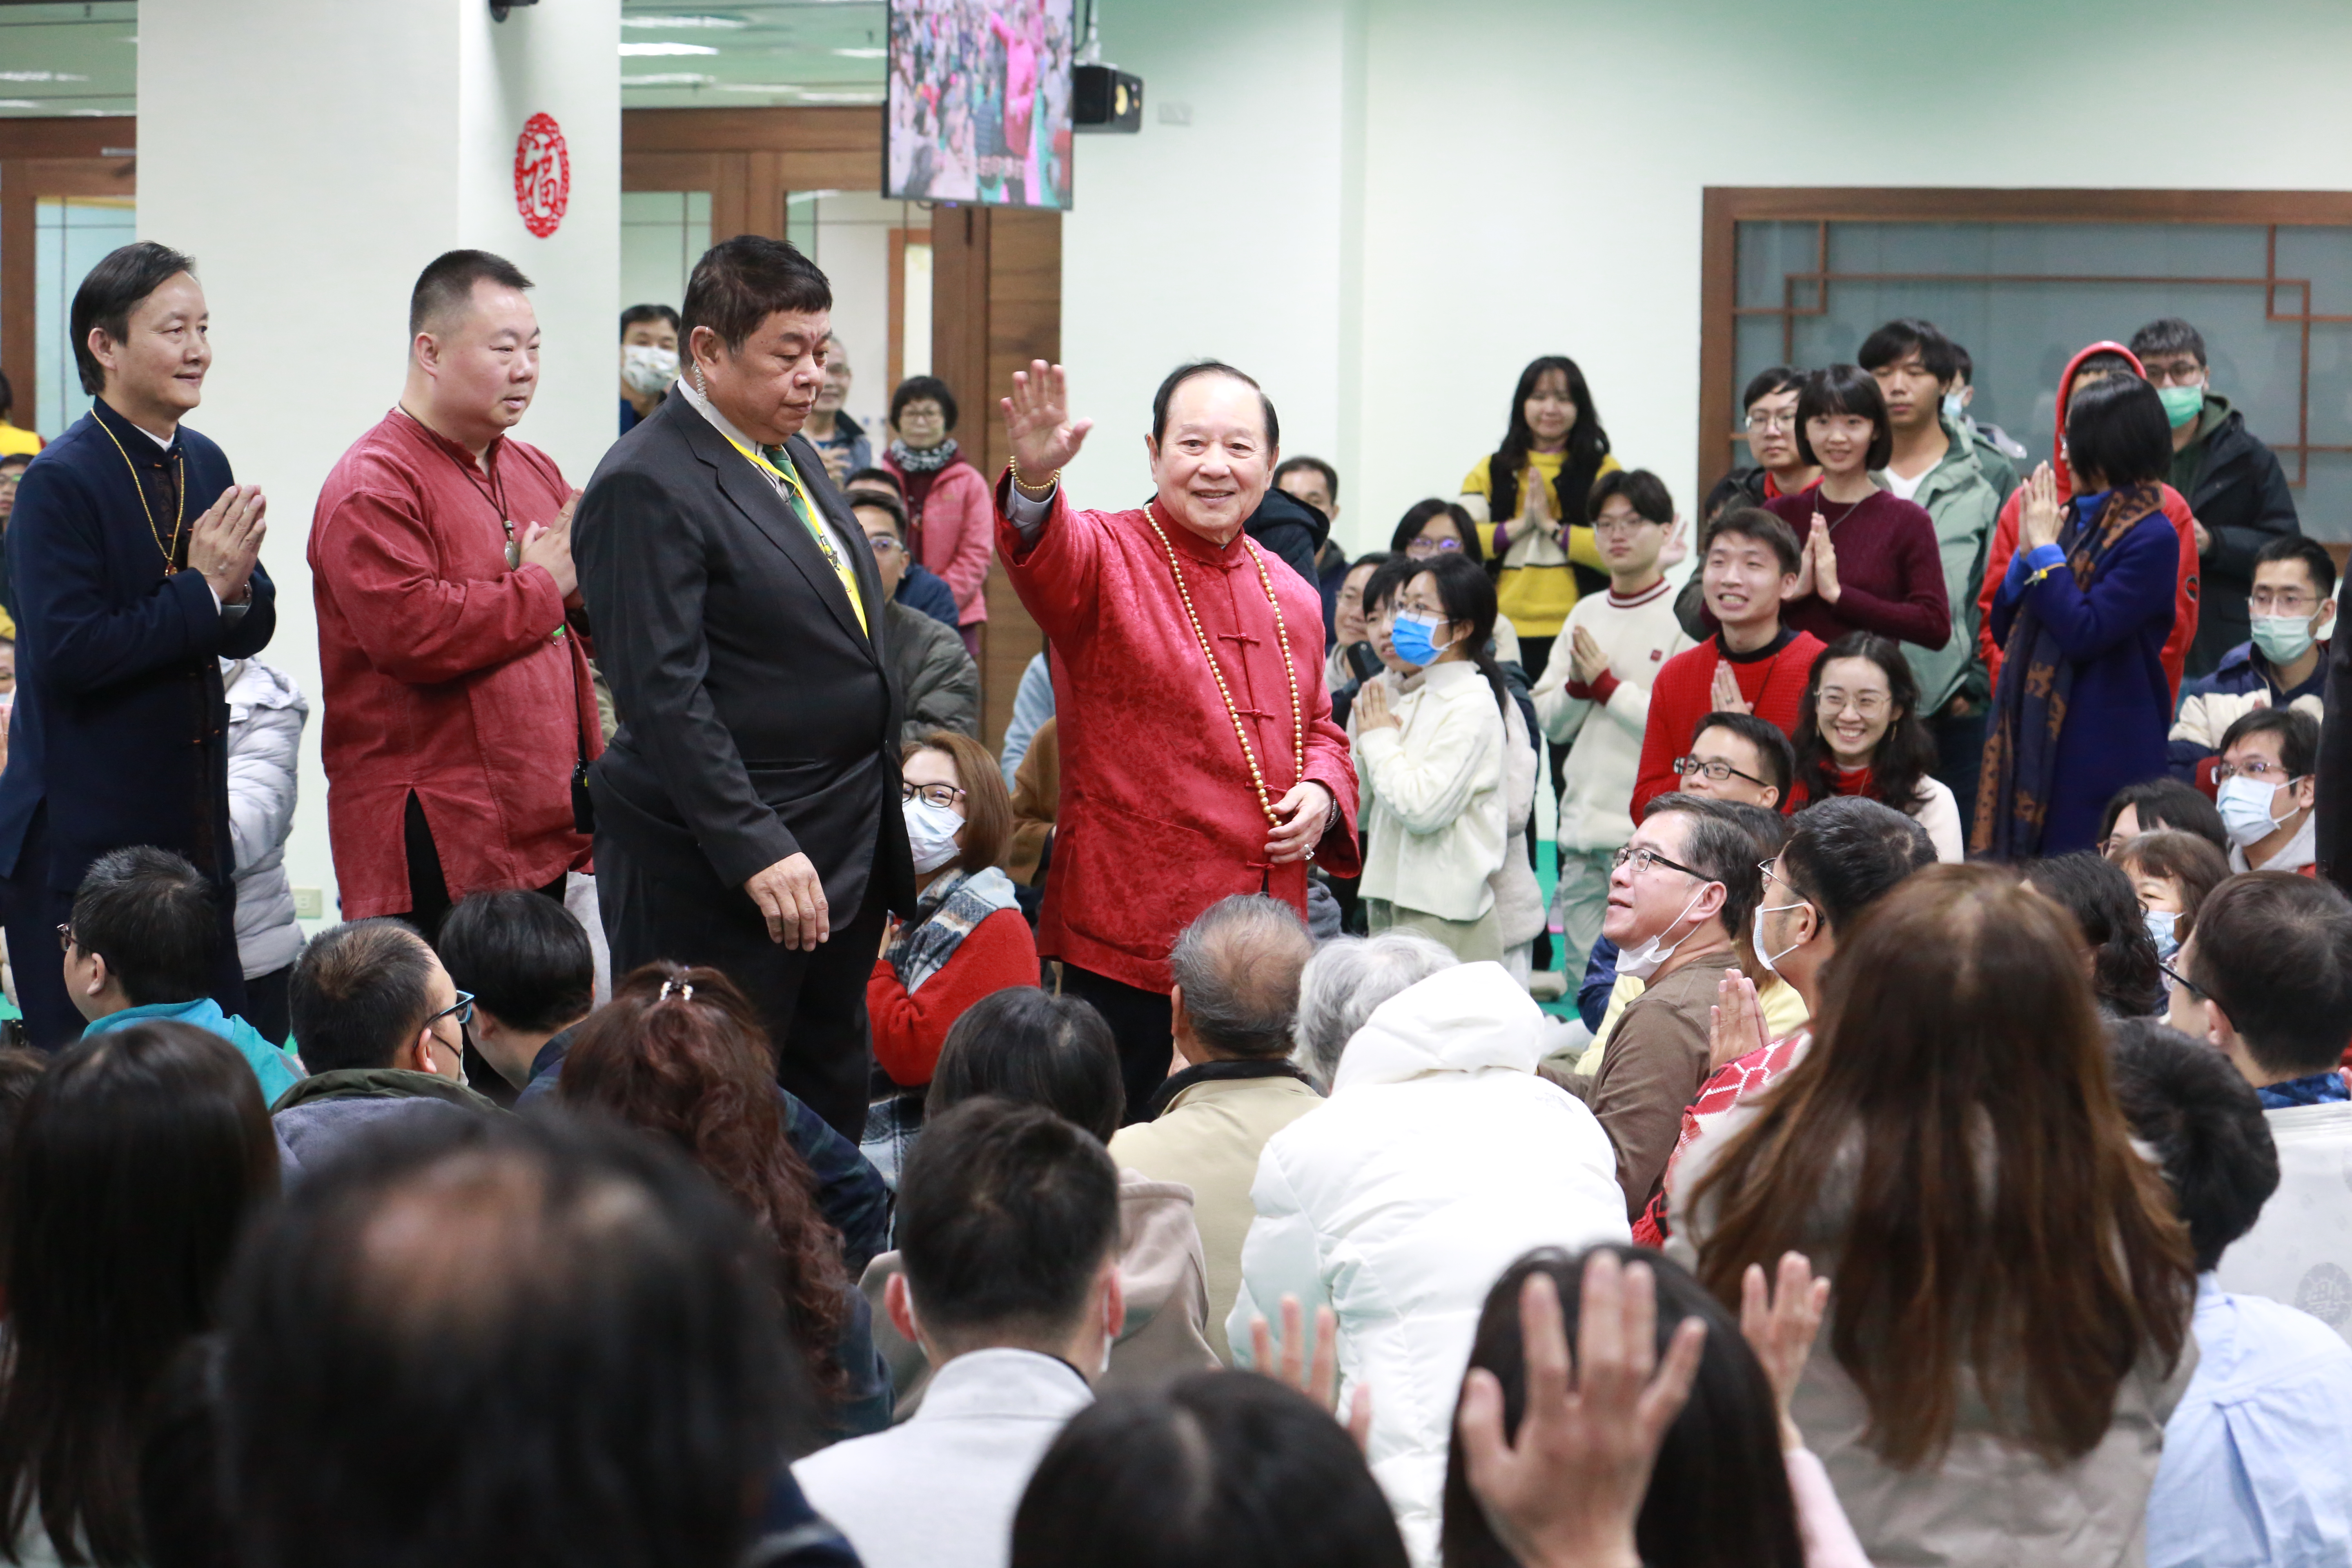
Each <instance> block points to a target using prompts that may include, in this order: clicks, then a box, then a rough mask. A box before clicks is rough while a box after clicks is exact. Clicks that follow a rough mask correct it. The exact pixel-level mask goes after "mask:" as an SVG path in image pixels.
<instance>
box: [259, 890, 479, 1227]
mask: <svg viewBox="0 0 2352 1568" xmlns="http://www.w3.org/2000/svg"><path fill="white" fill-rule="evenodd" d="M289 990H290V998H289V999H290V1003H291V1005H292V1010H293V1014H294V1044H295V1048H296V1049H298V1050H299V1051H300V1052H301V1053H302V1058H303V1061H304V1063H305V1065H307V1066H308V1067H309V1068H310V1073H311V1076H310V1077H309V1078H307V1079H303V1080H302V1081H301V1082H300V1083H298V1084H296V1085H295V1086H294V1087H293V1088H292V1089H289V1090H287V1091H286V1093H285V1095H284V1096H283V1097H281V1098H280V1099H279V1100H278V1103H277V1104H276V1105H275V1106H273V1107H272V1108H271V1110H272V1113H273V1120H275V1121H276V1122H277V1123H278V1152H279V1156H280V1159H281V1160H282V1162H283V1163H284V1165H285V1168H286V1174H287V1177H288V1179H289V1181H290V1180H292V1179H294V1178H295V1177H297V1176H299V1174H300V1173H301V1171H302V1170H303V1168H304V1167H306V1166H313V1165H316V1164H318V1163H319V1162H320V1160H322V1159H325V1158H327V1157H329V1156H330V1155H331V1153H332V1152H334V1151H335V1149H337V1148H338V1147H340V1146H341V1144H342V1143H344V1142H346V1141H348V1140H349V1139H351V1138H352V1137H353V1136H354V1135H356V1134H358V1133H360V1132H362V1131H368V1130H372V1129H373V1128H376V1127H378V1126H381V1125H383V1124H384V1123H387V1122H392V1121H400V1122H415V1121H428V1120H430V1119H432V1118H434V1117H440V1116H453V1115H461V1114H464V1113H465V1112H467V1111H476V1112H481V1113H486V1114H493V1115H503V1114H504V1112H502V1111H500V1110H499V1108H498V1107H497V1106H496V1105H495V1104H493V1103H492V1102H491V1101H490V1100H488V1099H486V1098H485V1097H483V1096H482V1095H479V1094H477V1093H475V1092H474V1091H473V1090H472V1089H467V1087H466V1068H465V1050H466V1026H467V1024H468V1023H469V1022H471V1021H472V1019H473V1016H474V999H473V997H472V996H470V995H468V994H466V993H465V992H463V991H460V990H458V989H457V985H456V984H454V983H452V982H451V980H450V979H449V972H448V971H447V970H446V969H444V968H442V967H441V960H440V959H439V958H438V957H436V956H435V954H434V952H433V950H432V949H431V948H429V947H427V946H425V939H424V938H422V937H420V936H418V935H417V934H416V932H415V931H414V930H412V929H410V927H409V926H408V925H407V924H406V923H405V922H404V921H399V920H396V919H394V918H392V917H389V916H386V917H383V918H379V919H376V920H370V921H350V922H348V923H346V924H343V925H339V926H336V927H334V928H332V929H331V930H330V931H326V932H325V933H324V934H322V935H320V936H319V937H316V938H314V939H313V940H312V941H311V942H310V946H309V947H307V948H305V949H303V950H302V957H301V961H300V962H299V963H297V964H296V965H295V966H294V981H293V984H292V985H291V987H290V988H289Z"/></svg>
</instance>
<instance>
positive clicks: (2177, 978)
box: [2156, 959, 2205, 1002]
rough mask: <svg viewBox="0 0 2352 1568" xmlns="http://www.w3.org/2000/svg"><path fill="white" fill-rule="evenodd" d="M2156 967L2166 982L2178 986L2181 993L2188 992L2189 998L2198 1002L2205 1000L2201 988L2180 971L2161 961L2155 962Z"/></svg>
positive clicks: (2203, 991)
mask: <svg viewBox="0 0 2352 1568" xmlns="http://www.w3.org/2000/svg"><path fill="white" fill-rule="evenodd" d="M2156 967H2157V968H2158V970H2159V971H2161V972H2162V973H2163V975H2164V977H2165V978H2166V979H2167V980H2169V981H2171V982H2172V983H2173V984H2175V985H2178V986H2179V987H2180V988H2181V989H2182V990H2183V991H2186V992H2188V993H2189V995H2190V996H2192V997H2194V998H2196V999H2197V1000H2198V1001H2200V1002H2202V1001H2204V1000H2205V989H2204V987H2203V986H2201V985H2200V984H2197V982H2195V981H2194V980H2191V979H2189V976H2187V975H2186V974H2183V973H2180V971H2179V970H2178V969H2175V968H2173V967H2172V965H2170V964H2168V963H2165V962H2164V961H2163V960H2162V959H2158V960H2157V963H2156Z"/></svg>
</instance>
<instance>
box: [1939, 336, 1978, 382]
mask: <svg viewBox="0 0 2352 1568" xmlns="http://www.w3.org/2000/svg"><path fill="white" fill-rule="evenodd" d="M1945 341H1946V342H1950V340H1949V339H1946V340H1945ZM1952 375H1953V377H1954V379H1956V380H1957V381H1958V382H1959V384H1961V385H1962V386H1974V385H1975V384H1977V362H1976V361H1975V360H1973V359H1971V358H1969V351H1968V347H1967V345H1965V344H1963V343H1953V344H1952Z"/></svg>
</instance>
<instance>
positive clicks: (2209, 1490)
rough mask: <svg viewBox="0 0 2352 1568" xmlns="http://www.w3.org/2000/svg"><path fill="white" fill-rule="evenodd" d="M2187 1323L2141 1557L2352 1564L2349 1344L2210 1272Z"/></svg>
mask: <svg viewBox="0 0 2352 1568" xmlns="http://www.w3.org/2000/svg"><path fill="white" fill-rule="evenodd" d="M2196 1331H2197V1351H2198V1362H2197V1373H2196V1376H2195V1377H2193V1378H2192V1379H2191V1380H2190V1381H2189V1391H2188V1392H2187V1393H2186V1394H2182V1395H2181V1399H2180V1404H2179V1407H2178V1408H2177V1409H2175V1410H2174V1411H2173V1413H2172V1418H2171V1419H2170V1420H2169V1421H2168V1422H2166V1423H2165V1426H2164V1459H2163V1462H2162V1464H2161V1465H2159V1466H2158V1469H2157V1472H2156V1487H2155V1489H2154V1490H2153V1491H2152V1492H2151V1493H2150V1494H2149V1496H2148V1503H2147V1562H2148V1568H2175V1565H2178V1568H2189V1565H2191V1564H2194V1565H2196V1568H2238V1565H2240V1564H2275V1565H2278V1568H2287V1565H2289V1564H2294V1565H2297V1568H2300V1565H2304V1564H2309V1565H2311V1568H2318V1565H2319V1564H2330V1565H2336V1564H2342V1563H2347V1562H2352V1345H2347V1344H2346V1343H2345V1342H2344V1341H2343V1340H2342V1339H2341V1338H2339V1337H2338V1336H2337V1334H2336V1331H2334V1330H2333V1329H2330V1328H2329V1327H2328V1326H2327V1325H2326V1324H2325V1323H2323V1322H2321V1321H2319V1320H2318V1319H2316V1318H2315V1317H2312V1316H2311V1315H2310V1314H2309V1313H2306V1312H2298V1311H2296V1310H2294V1308H2293V1307H2284V1306H2281V1305H2280V1304H2279V1303H2278V1302H2276V1301H2271V1300H2264V1299H2263V1298H2262V1297H2260V1296H2239V1295H2233V1294H2231V1292H2229V1291H2227V1290H2224V1289H2221V1286H2219V1285H2217V1284H2216V1283H2214V1279H2213V1276H2212V1275H2210V1274H2204V1275H2200V1276H2199V1277H2198V1280H2197V1321H2196Z"/></svg>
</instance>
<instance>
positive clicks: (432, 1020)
mask: <svg viewBox="0 0 2352 1568" xmlns="http://www.w3.org/2000/svg"><path fill="white" fill-rule="evenodd" d="M444 1018H455V1019H457V1027H459V1028H460V1029H462V1028H464V1027H465V1026H467V1025H468V1024H470V1023H472V1022H473V1021H474V994H473V993H472V992H470V991H460V992H458V993H457V1000H456V1001H455V1002H452V1003H450V1004H449V1005H447V1006H446V1007H444V1008H442V1009H441V1011H439V1012H438V1013H436V1014H434V1015H433V1016H431V1017H429V1018H427V1019H425V1027H426V1028H428V1029H429V1028H431V1027H432V1026H434V1025H436V1024H437V1023H439V1022H440V1021H441V1020H442V1019H444Z"/></svg>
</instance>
